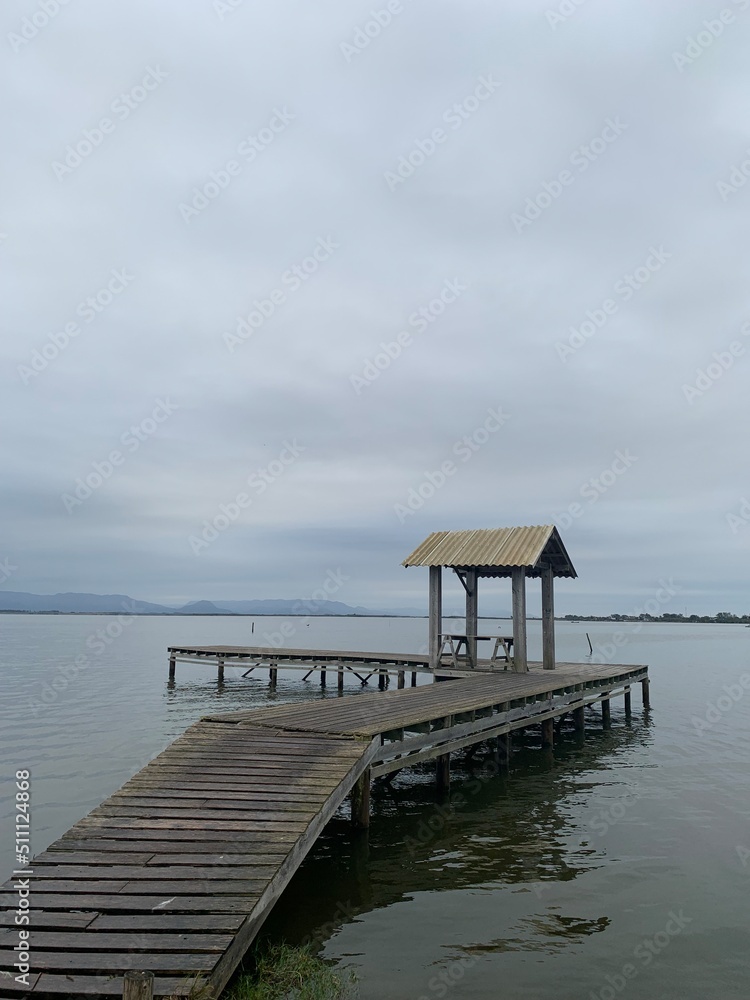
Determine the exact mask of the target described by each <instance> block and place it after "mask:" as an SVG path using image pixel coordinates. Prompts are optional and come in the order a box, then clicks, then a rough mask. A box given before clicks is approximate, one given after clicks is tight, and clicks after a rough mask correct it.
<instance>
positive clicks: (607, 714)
mask: <svg viewBox="0 0 750 1000" xmlns="http://www.w3.org/2000/svg"><path fill="white" fill-rule="evenodd" d="M611 725H612V714H611V711H610V704H609V698H603V699H602V726H603V727H604V728H605V729H609V728H610V726H611Z"/></svg>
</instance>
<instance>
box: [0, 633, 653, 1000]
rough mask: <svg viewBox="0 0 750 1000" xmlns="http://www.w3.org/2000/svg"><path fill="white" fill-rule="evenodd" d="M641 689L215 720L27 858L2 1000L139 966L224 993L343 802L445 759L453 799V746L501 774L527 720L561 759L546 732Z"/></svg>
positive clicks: (407, 695)
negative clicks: (25, 900)
mask: <svg viewBox="0 0 750 1000" xmlns="http://www.w3.org/2000/svg"><path fill="white" fill-rule="evenodd" d="M286 652H289V651H286ZM338 655H339V656H341V654H338ZM347 655H348V654H347ZM354 655H362V654H354ZM412 665H413V664H412V661H411V659H410V660H409V665H408V666H407V663H406V662H401V661H400V662H398V663H394V664H391V665H389V666H395V667H396V668H398V667H399V666H400V667H401V668H402V669H411V667H412ZM637 683H641V684H642V686H643V695H644V704H646V705H647V704H648V683H649V682H648V671H647V668H646V667H644V666H639V665H614V666H592V665H586V664H558V666H557V668H556V669H555V670H554V671H546V670H538V669H532V670H530V671H529V672H527V673H513V672H512V671H502V670H500V671H497V670H496V671H493V672H491V673H489V672H488V673H480V672H478V671H477V673H476V674H475V675H474V676H471V677H463V678H461V679H457V680H451V681H449V682H446V683H439V684H438V683H435V684H428V685H420V686H418V687H416V688H407V689H404V690H392V691H385V692H380V693H375V692H373V693H370V694H360V695H357V696H350V697H339V698H330V699H326V700H322V701H321V700H317V701H315V702H308V703H304V704H295V705H278V706H274V707H270V708H259V709H255V710H252V711H246V712H234V713H231V714H224V715H211V716H208V717H206V718H204V719H203V720H202V721H201V722H198V723H196V724H195V725H193V726H191V727H190V728H189V729H188V730H187V732H186V733H185V734H184V735H183V736H181V737H180V738H179V739H177V740H176V741H175V742H174V743H172V744H171V746H169V747H168V748H167V749H166V750H165V751H164V752H163V753H161V754H160V755H159V756H158V757H156V758H155V759H154V760H153V761H152V762H151V763H150V764H148V765H147V766H146V767H145V768H143V770H141V771H140V772H139V773H138V774H137V775H135V777H133V778H132V779H131V780H130V781H128V782H127V783H126V784H125V785H124V786H123V787H122V788H121V789H120V790H119V791H118V792H116V793H115V794H114V795H113V796H111V798H109V799H107V800H106V801H105V802H104V803H102V805H100V806H99V807H98V808H96V809H94V810H93V812H91V813H90V814H89V815H88V816H86V817H85V818H84V819H82V820H80V821H79V822H78V823H76V824H75V826H74V827H72V828H71V829H70V830H69V831H68V832H67V833H66V834H65V835H64V836H63V837H62V838H61V839H60V840H58V841H56V842H55V843H54V844H52V845H51V846H50V847H49V848H48V849H47V850H46V851H45V852H44V853H43V854H41V855H39V856H38V857H37V858H35V859H34V861H33V862H32V864H31V866H30V871H29V872H28V877H29V878H30V880H31V892H30V904H31V911H30V912H31V923H30V929H31V941H30V944H31V962H30V964H31V973H30V975H29V986H28V987H27V986H23V985H20V984H18V983H16V981H15V979H14V978H13V975H14V974H15V970H13V962H14V961H15V953H14V951H13V949H14V946H15V945H16V944H17V942H18V927H17V926H16V925H15V914H16V908H17V906H18V893H17V890H16V889H15V888H14V884H13V883H14V880H13V879H11V880H9V881H8V882H6V883H5V885H4V886H2V887H1V888H0V906H1V909H0V969H4V970H12V972H11V976H7V974H6V975H5V976H4V977H3V978H0V994H1V995H2V996H6V995H7V996H15V995H22V994H24V993H30V994H31V995H33V996H34V997H50V998H51V997H58V998H59V997H69V998H72V997H91V996H100V997H105V996H106V997H112V996H116V997H119V996H122V995H123V978H124V976H125V974H126V973H127V972H130V971H145V972H150V973H153V974H154V977H155V978H154V996H157V997H166V996H172V995H174V996H188V995H189V994H190V991H191V989H193V988H194V987H195V985H196V984H199V983H200V984H203V985H205V986H207V987H209V988H210V989H211V990H212V995H213V996H214V997H218V995H219V993H220V992H221V990H222V989H223V988H224V986H225V985H226V984H227V982H228V980H229V978H230V977H231V975H232V973H233V972H234V971H235V969H236V968H237V967H238V965H239V963H240V962H241V960H242V957H243V955H244V954H245V952H246V950H247V948H248V947H249V945H250V944H251V943H252V941H253V939H254V938H255V936H256V935H257V933H258V931H259V929H260V928H261V926H262V924H263V922H264V921H265V919H266V917H267V916H268V914H269V912H270V910H271V909H272V907H273V905H274V903H275V902H276V900H277V899H278V898H279V896H280V894H281V893H282V891H283V890H284V888H285V886H286V885H287V883H288V882H289V880H290V879H291V877H292V875H293V874H294V872H295V871H296V870H297V869H298V867H299V865H300V864H301V862H302V860H303V859H304V857H305V856H306V854H307V853H308V852H309V850H310V848H311V847H312V845H313V844H314V843H315V840H316V839H317V837H318V836H319V835H320V833H321V832H322V831H323V829H324V828H325V825H326V823H327V822H328V821H329V820H330V819H331V818H332V817H333V816H334V815H335V814H336V812H337V810H338V809H339V807H340V806H341V805H342V803H343V802H344V800H345V799H346V798H347V796H350V797H351V805H352V819H353V821H354V823H355V825H357V826H366V825H367V823H368V822H369V789H370V782H371V781H372V779H373V778H376V777H378V776H379V775H386V774H390V773H392V772H394V771H397V770H400V769H401V768H404V767H409V766H412V765H414V764H419V763H424V762H425V761H429V760H435V761H436V774H437V779H438V783H439V784H440V785H442V786H443V788H445V787H447V785H448V783H449V780H450V755H451V754H452V753H454V752H456V751H457V750H460V749H462V748H465V747H468V746H472V745H474V744H477V743H480V742H482V741H487V740H493V741H496V742H495V743H494V744H493V746H494V748H495V750H496V752H497V753H498V754H499V756H500V759H501V760H502V761H504V762H505V763H507V757H508V748H509V740H510V734H511V733H512V732H513V731H514V730H518V729H523V728H527V727H529V726H533V725H541V732H542V745H543V746H547V747H550V746H551V745H552V743H553V741H554V729H553V720H555V719H557V718H560V717H561V716H564V715H568V714H571V715H572V717H573V719H574V722H575V727H576V729H577V730H578V732H579V733H582V731H583V727H584V710H585V708H586V707H587V706H590V705H595V704H597V703H600V702H601V703H602V714H601V724H602V725H605V726H606V725H609V724H610V713H609V711H608V709H609V700H610V699H611V698H612V697H614V696H615V695H619V694H622V695H624V696H625V707H626V711H629V710H630V704H631V702H630V689H631V687H632V686H633V685H634V684H637Z"/></svg>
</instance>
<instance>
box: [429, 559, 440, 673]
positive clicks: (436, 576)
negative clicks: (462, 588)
mask: <svg viewBox="0 0 750 1000" xmlns="http://www.w3.org/2000/svg"><path fill="white" fill-rule="evenodd" d="M442 632H443V567H442V566H430V627H429V647H430V669H431V670H437V668H438V667H439V666H440V647H441V645H442Z"/></svg>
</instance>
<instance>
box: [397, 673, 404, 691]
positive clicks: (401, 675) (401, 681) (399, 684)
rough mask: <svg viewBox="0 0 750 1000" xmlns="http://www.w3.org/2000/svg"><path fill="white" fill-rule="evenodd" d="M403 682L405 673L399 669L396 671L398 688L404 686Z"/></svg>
mask: <svg viewBox="0 0 750 1000" xmlns="http://www.w3.org/2000/svg"><path fill="white" fill-rule="evenodd" d="M405 682H406V674H405V673H404V671H403V670H399V672H398V686H399V688H402V687H404V686H405Z"/></svg>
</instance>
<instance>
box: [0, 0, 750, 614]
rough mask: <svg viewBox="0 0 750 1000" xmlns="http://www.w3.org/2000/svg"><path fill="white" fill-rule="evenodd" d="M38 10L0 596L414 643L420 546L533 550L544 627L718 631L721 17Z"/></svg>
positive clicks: (7, 11) (735, 42)
mask: <svg viewBox="0 0 750 1000" xmlns="http://www.w3.org/2000/svg"><path fill="white" fill-rule="evenodd" d="M40 4H41V5H39V4H37V3H32V2H29V3H21V2H16V0H13V2H10V0H9V2H7V3H5V4H3V8H2V11H1V12H0V21H1V26H2V44H3V45H4V48H5V52H4V55H3V58H2V61H1V66H2V68H1V69H0V72H1V73H2V77H3V86H4V91H5V95H6V100H5V101H4V102H3V105H2V107H3V110H2V119H3V120H2V123H1V132H2V135H3V140H4V156H3V161H2V168H1V169H2V192H3V206H2V210H1V214H0V233H2V237H0V256H1V257H2V275H3V277H2V281H3V310H2V325H3V330H2V381H3V403H4V406H5V414H6V433H5V434H4V436H3V441H2V471H3V479H4V490H3V498H2V524H3V537H2V542H1V543H0V545H1V547H0V560H2V559H5V560H6V562H5V563H3V567H2V568H0V581H1V582H2V586H3V587H4V588H5V589H8V590H28V591H33V592H39V593H49V592H52V593H54V592H57V591H66V590H77V591H93V592H99V593H110V592H118V593H120V592H124V593H128V594H131V595H133V596H136V597H139V598H142V599H145V600H154V601H165V602H169V601H175V602H176V601H181V600H183V599H184V600H186V601H187V600H194V599H199V598H203V599H211V600H220V599H222V598H226V599H229V598H235V599H243V598H302V597H306V596H308V595H309V594H310V593H311V592H313V591H314V590H315V589H316V588H318V587H319V586H320V585H321V584H322V582H323V581H324V580H325V579H326V576H327V574H328V572H329V570H334V571H337V570H339V569H340V570H341V572H342V574H343V575H344V576H346V577H348V580H346V581H345V582H344V583H343V585H342V586H341V587H340V589H339V590H338V591H337V593H336V594H335V596H336V598H337V599H339V600H342V601H345V602H347V603H349V604H364V605H369V606H371V607H388V606H396V605H423V604H426V583H427V581H426V570H420V569H411V570H405V569H403V568H402V567H401V565H400V563H401V561H402V560H403V559H404V558H405V556H406V555H408V553H409V552H411V551H412V549H413V548H414V547H416V545H417V544H418V543H419V542H420V541H421V540H422V539H423V538H424V537H425V536H426V535H427V534H428V533H429V532H431V531H434V530H440V529H450V528H474V527H497V526H505V525H514V524H545V523H552V522H555V523H557V524H558V526H559V527H560V530H561V533H562V536H563V539H564V541H565V543H566V546H567V548H568V550H569V552H570V555H571V557H572V559H573V562H574V564H575V566H576V568H577V570H578V573H579V579H578V580H576V581H572V582H565V583H564V584H561V586H560V587H559V591H558V595H559V596H558V609H559V611H560V612H561V613H565V612H568V611H573V612H577V611H585V610H592V611H595V612H601V613H609V612H611V611H622V612H628V611H630V610H633V609H636V608H637V607H638V606H639V604H642V602H643V601H644V600H646V599H648V598H649V597H653V596H654V594H655V593H656V592H657V590H658V589H659V587H660V581H661V580H666V581H669V580H670V579H671V580H673V584H674V587H675V589H679V594H678V596H676V597H675V598H674V599H673V600H671V601H670V603H668V604H665V607H664V610H666V611H672V610H674V611H684V610H685V609H686V608H687V609H688V610H689V611H691V612H692V611H700V612H716V611H719V610H732V611H738V612H739V611H741V612H747V611H748V603H747V599H746V595H747V584H746V581H747V565H748V555H749V554H750V503H748V502H747V501H745V498H750V481H749V480H748V461H747V459H748V443H747V430H748V403H747V398H748V365H750V361H749V360H748V355H750V336H747V334H748V332H750V325H748V326H745V324H748V323H749V322H750V301H749V300H748V287H750V281H749V280H748V279H749V278H750V273H749V272H750V266H749V265H750V256H749V255H748V242H747V233H748V200H749V199H750V184H748V185H747V187H744V186H743V185H744V184H745V182H746V177H745V175H744V173H743V171H742V163H743V161H748V162H747V163H746V165H745V170H746V171H747V173H748V174H750V151H749V147H750V131H749V130H748V117H747V106H748V97H749V96H750V95H749V89H750V85H749V80H748V68H747V52H748V42H749V40H750V0H740V2H737V3H733V2H730V0H727V6H726V8H724V10H725V13H724V14H722V13H721V10H722V9H721V7H720V5H719V4H716V5H706V4H705V3H701V2H697V0H660V2H659V3H658V4H655V3H653V0H649V2H646V0H609V2H607V3H604V2H602V0H587V2H582V3H581V2H580V0H579V3H578V4H577V5H576V4H574V3H573V2H571V0H562V2H559V3H552V2H546V0H512V2H511V0H492V2H490V0H482V2H480V0H453V2H440V0H403V3H398V2H397V0H391V3H390V4H389V3H387V0H378V2H377V3H375V4H374V5H373V3H372V2H371V0H368V2H366V3H352V2H351V0H347V2H344V0H327V2H323V3H317V4H313V3H310V2H309V0H306V2H303V0H287V2H284V3H271V2H266V0H244V2H243V0H233V2H231V3H230V2H229V0H227V2H222V0H216V2H214V3H212V2H211V0H179V2H178V0H162V2H160V3H153V0H129V2H128V3H127V4H124V3H123V4H104V3H101V2H95V0H69V2H68V3H64V4H63V3H60V2H59V0H44V3H41V0H40ZM45 5H46V11H47V13H45V10H44V8H45ZM745 6H747V8H748V9H747V10H743V7H745ZM373 11H374V12H375V14H376V15H377V17H374V15H373ZM24 19H27V20H24ZM707 19H708V21H709V24H708V25H706V24H705V23H704V22H705V21H706V20H707ZM734 168H737V169H736V170H735V169H734ZM733 171H734V172H733ZM87 300H93V301H89V302H88V303H87ZM420 310H423V312H422V314H421V315H420ZM264 312H265V314H266V315H263V313H264ZM242 319H244V322H240V320H242ZM582 328H583V329H582ZM574 331H578V332H577V333H576V332H574ZM383 345H385V348H384V347H383ZM389 354H390V355H391V356H390V357H389ZM715 355H718V358H719V360H717V359H716V357H715ZM707 369H709V371H708V374H706V375H704V376H702V377H701V378H699V372H701V371H703V372H705V371H706V370H707ZM467 437H468V442H467V441H466V440H465V439H466V438H467ZM461 442H463V443H461ZM113 452H114V455H113V454H112V453H113ZM263 470H265V471H263ZM251 477H254V478H251ZM441 477H442V478H441ZM743 501H744V504H743ZM216 519H218V520H216ZM211 522H215V524H214V525H213V526H212V524H211ZM504 586H505V585H503V586H501V587H496V588H494V590H492V593H493V595H495V594H497V596H496V597H495V596H493V597H492V600H487V601H486V602H484V603H483V605H482V611H483V612H486V613H491V612H492V609H493V608H494V607H508V606H509V596H508V595H506V593H505V590H504V589H503V587H504ZM537 590H538V587H537V585H536V584H532V585H531V586H530V606H531V608H532V610H533V609H534V608H535V606H536V605H537V603H538V602H537V601H536V597H537ZM495 601H497V603H496V604H495V603H494V602H495Z"/></svg>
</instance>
